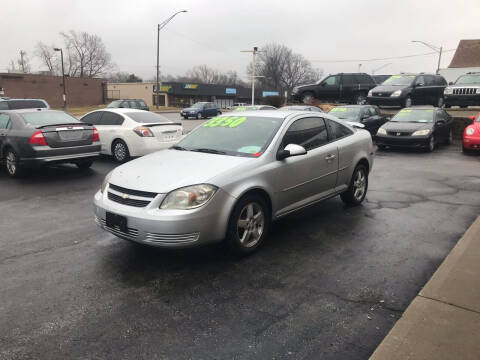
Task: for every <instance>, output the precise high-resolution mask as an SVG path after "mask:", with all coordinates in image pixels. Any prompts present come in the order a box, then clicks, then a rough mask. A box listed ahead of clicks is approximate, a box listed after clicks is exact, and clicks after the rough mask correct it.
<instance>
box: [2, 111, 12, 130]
mask: <svg viewBox="0 0 480 360" xmlns="http://www.w3.org/2000/svg"><path fill="white" fill-rule="evenodd" d="M9 128H10V116H9V115H7V114H0V129H9Z"/></svg>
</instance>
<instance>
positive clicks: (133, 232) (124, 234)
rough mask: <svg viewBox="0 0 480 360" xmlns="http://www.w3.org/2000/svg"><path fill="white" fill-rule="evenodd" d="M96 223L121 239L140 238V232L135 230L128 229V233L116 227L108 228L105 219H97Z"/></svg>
mask: <svg viewBox="0 0 480 360" xmlns="http://www.w3.org/2000/svg"><path fill="white" fill-rule="evenodd" d="M95 222H96V223H97V224H99V225H102V226H103V228H104V229H105V230H107V231H108V232H111V233H112V234H113V235H116V236H118V237H121V238H127V239H130V240H135V239H136V238H137V236H138V230H137V229H134V228H127V232H124V231H121V230H120V228H119V227H118V226H115V227H113V228H112V227H109V226H107V224H106V222H105V220H104V219H100V218H98V217H95Z"/></svg>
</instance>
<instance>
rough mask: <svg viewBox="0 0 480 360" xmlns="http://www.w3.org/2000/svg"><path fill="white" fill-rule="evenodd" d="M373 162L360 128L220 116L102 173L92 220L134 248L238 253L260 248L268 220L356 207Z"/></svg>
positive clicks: (323, 118)
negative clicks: (204, 247)
mask: <svg viewBox="0 0 480 360" xmlns="http://www.w3.org/2000/svg"><path fill="white" fill-rule="evenodd" d="M373 158H374V147H373V144H372V139H371V136H370V134H369V133H368V132H367V131H365V130H362V129H359V128H356V127H352V125H351V124H348V123H345V122H341V121H339V120H338V119H337V118H335V117H333V116H331V115H328V114H323V113H312V112H302V111H278V110H277V111H251V112H242V113H241V114H239V113H230V114H224V115H222V116H218V117H215V118H213V119H211V120H209V121H207V122H205V123H203V124H202V125H200V126H199V127H197V128H196V129H195V130H194V131H192V132H191V133H190V134H188V135H187V136H186V137H185V138H183V139H182V140H181V141H180V142H179V143H178V144H177V145H175V146H173V147H171V148H169V149H166V150H161V151H158V152H155V153H152V154H150V155H147V156H144V157H142V158H140V159H137V160H133V161H131V162H129V163H126V164H124V165H121V166H119V167H117V168H116V169H114V170H113V171H112V172H110V173H109V174H108V175H107V176H106V177H105V180H104V182H103V184H102V187H101V189H100V190H99V191H98V192H97V193H96V194H95V199H94V204H95V206H94V209H95V210H94V211H95V218H96V222H97V224H98V225H99V226H101V227H102V228H103V229H104V230H106V231H109V232H111V233H113V234H115V235H117V236H118V237H120V238H123V239H127V240H131V241H135V242H139V243H144V244H148V245H154V246H162V247H170V248H172V247H175V248H177V247H186V246H194V245H200V244H207V243H213V242H220V241H226V242H227V243H228V245H229V246H230V247H231V249H232V250H234V251H235V252H236V253H238V254H241V255H245V254H248V253H251V252H253V251H255V250H256V249H257V248H258V247H259V246H260V245H261V244H262V242H263V240H264V239H265V237H266V236H267V234H268V231H269V228H270V224H271V222H272V221H273V220H276V219H279V218H281V217H282V216H285V215H287V214H289V213H291V212H293V211H297V210H299V209H302V208H304V207H306V206H308V205H311V204H314V203H317V202H319V201H322V200H325V199H327V198H331V197H333V196H336V195H340V197H341V199H342V200H343V201H344V202H346V203H348V204H351V205H358V204H360V203H361V202H362V201H363V199H364V198H365V195H366V193H367V188H368V174H369V172H370V171H371V169H372V165H373Z"/></svg>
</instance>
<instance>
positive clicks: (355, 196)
mask: <svg viewBox="0 0 480 360" xmlns="http://www.w3.org/2000/svg"><path fill="white" fill-rule="evenodd" d="M367 190H368V172H367V168H366V167H365V165H362V164H359V165H357V167H356V168H355V170H354V171H353V174H352V179H351V180H350V186H349V187H348V189H347V191H345V192H344V193H342V194H340V197H341V198H342V201H343V202H344V203H345V204H347V205H352V206H356V205H360V204H361V203H362V201H363V199H365V196H366V195H367Z"/></svg>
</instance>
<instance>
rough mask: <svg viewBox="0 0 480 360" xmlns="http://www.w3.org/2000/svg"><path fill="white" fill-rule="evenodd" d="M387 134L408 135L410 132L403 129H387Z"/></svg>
mask: <svg viewBox="0 0 480 360" xmlns="http://www.w3.org/2000/svg"><path fill="white" fill-rule="evenodd" d="M387 134H388V135H390V136H410V135H411V133H410V132H405V131H387Z"/></svg>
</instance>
